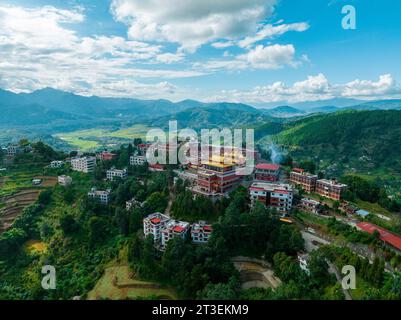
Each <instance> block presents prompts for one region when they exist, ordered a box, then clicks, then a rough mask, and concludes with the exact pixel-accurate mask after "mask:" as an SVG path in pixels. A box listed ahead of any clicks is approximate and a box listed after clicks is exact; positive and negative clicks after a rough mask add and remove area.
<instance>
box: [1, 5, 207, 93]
mask: <svg viewBox="0 0 401 320" xmlns="http://www.w3.org/2000/svg"><path fill="white" fill-rule="evenodd" d="M84 19H85V16H84V13H83V11H82V10H81V9H76V8H74V9H72V10H63V9H58V8H55V7H52V6H45V7H37V8H23V7H18V6H1V5H0V74H1V77H0V86H1V87H2V88H6V89H10V90H13V91H16V92H20V91H31V90H36V89H40V88H43V87H47V86H51V87H55V88H58V89H62V90H68V91H74V92H77V93H81V94H91V93H99V94H101V93H102V92H103V94H102V95H104V94H107V95H112V90H111V89H112V88H114V89H115V90H116V92H118V94H119V95H123V94H124V90H119V88H120V89H122V88H123V87H124V86H125V87H124V89H125V94H124V95H135V94H136V93H137V92H138V91H140V90H139V89H138V88H140V87H141V86H142V87H143V88H146V89H148V88H149V89H152V88H154V89H155V91H159V92H160V93H162V92H163V90H161V88H167V86H166V85H165V84H166V82H164V81H163V80H164V79H172V78H184V77H193V76H199V75H202V73H201V72H199V71H193V70H168V69H166V68H162V69H157V68H155V67H153V68H141V67H139V66H138V65H140V64H142V65H144V64H149V63H153V64H156V63H172V62H177V61H180V60H181V59H182V55H180V54H170V53H167V52H163V48H162V47H161V46H160V45H152V44H148V43H145V42H141V41H136V40H127V39H125V38H123V37H119V36H85V37H84V36H80V35H78V34H77V33H76V32H75V31H74V30H73V28H70V25H72V24H77V23H80V22H82V21H84ZM140 78H159V79H158V80H157V81H161V82H160V83H161V84H163V85H162V86H160V84H159V83H156V84H155V85H153V87H152V85H149V84H146V85H145V84H143V85H141V84H140V83H138V82H137V80H134V79H140ZM160 78H161V79H160ZM170 91H171V90H170ZM170 91H169V90H166V92H170Z"/></svg>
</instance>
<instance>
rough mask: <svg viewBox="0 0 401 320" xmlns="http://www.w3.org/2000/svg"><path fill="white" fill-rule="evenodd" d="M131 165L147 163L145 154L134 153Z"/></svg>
mask: <svg viewBox="0 0 401 320" xmlns="http://www.w3.org/2000/svg"><path fill="white" fill-rule="evenodd" d="M129 163H130V165H131V166H143V165H144V164H145V163H146V157H145V156H139V155H134V156H131V157H130V158H129Z"/></svg>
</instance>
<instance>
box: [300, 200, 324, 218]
mask: <svg viewBox="0 0 401 320" xmlns="http://www.w3.org/2000/svg"><path fill="white" fill-rule="evenodd" d="M301 208H302V210H304V211H307V212H311V213H314V214H319V213H321V211H322V204H321V203H320V202H319V201H316V200H313V199H309V198H303V199H302V200H301Z"/></svg>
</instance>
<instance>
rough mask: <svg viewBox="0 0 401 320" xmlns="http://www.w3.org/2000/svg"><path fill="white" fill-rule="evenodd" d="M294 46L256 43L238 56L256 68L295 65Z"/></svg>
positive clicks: (276, 67)
mask: <svg viewBox="0 0 401 320" xmlns="http://www.w3.org/2000/svg"><path fill="white" fill-rule="evenodd" d="M294 56H295V48H294V46H293V45H292V44H288V45H279V44H275V45H271V46H266V47H265V46H263V45H258V46H256V48H255V49H252V50H250V51H249V52H248V53H247V54H245V55H241V56H239V57H238V58H239V59H244V60H246V61H248V62H249V64H250V65H251V66H252V67H254V68H257V69H278V68H281V67H283V66H285V65H292V66H295V65H296V63H295V61H294Z"/></svg>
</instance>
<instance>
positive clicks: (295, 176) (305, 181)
mask: <svg viewBox="0 0 401 320" xmlns="http://www.w3.org/2000/svg"><path fill="white" fill-rule="evenodd" d="M317 178H318V177H317V175H316V174H311V173H309V172H306V171H305V170H303V169H300V168H294V169H292V171H291V173H290V182H291V183H292V184H294V185H296V186H300V187H302V189H304V190H305V191H306V192H308V193H311V192H314V191H315V189H316V181H317Z"/></svg>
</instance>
